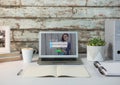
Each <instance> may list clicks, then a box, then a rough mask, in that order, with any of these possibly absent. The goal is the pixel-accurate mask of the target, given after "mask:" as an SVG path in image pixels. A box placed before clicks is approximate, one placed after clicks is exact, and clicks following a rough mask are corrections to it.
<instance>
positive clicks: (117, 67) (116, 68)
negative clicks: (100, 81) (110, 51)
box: [101, 62, 120, 75]
mask: <svg viewBox="0 0 120 85" xmlns="http://www.w3.org/2000/svg"><path fill="white" fill-rule="evenodd" d="M101 65H102V66H103V67H104V68H105V69H106V70H107V71H106V75H120V63H118V62H114V63H101Z"/></svg>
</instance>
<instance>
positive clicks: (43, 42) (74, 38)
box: [38, 31, 79, 64]
mask: <svg viewBox="0 0 120 85" xmlns="http://www.w3.org/2000/svg"><path fill="white" fill-rule="evenodd" d="M70 63H71V64H77V63H79V62H78V34H77V32H75V31H40V32H39V60H38V64H70Z"/></svg>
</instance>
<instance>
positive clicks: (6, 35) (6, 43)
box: [0, 26, 10, 54]
mask: <svg viewBox="0 0 120 85" xmlns="http://www.w3.org/2000/svg"><path fill="white" fill-rule="evenodd" d="M4 53H10V28H9V26H0V54H4Z"/></svg>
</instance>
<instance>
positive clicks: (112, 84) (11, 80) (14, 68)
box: [0, 55, 120, 85]
mask: <svg viewBox="0 0 120 85" xmlns="http://www.w3.org/2000/svg"><path fill="white" fill-rule="evenodd" d="M84 56H85V55H84ZM81 60H82V61H83V63H84V65H85V66H86V67H87V70H88V72H89V73H90V75H91V77H90V78H54V77H53V78H22V77H20V76H17V75H16V74H17V73H18V71H19V70H20V69H21V68H22V67H23V66H25V64H23V62H22V61H14V62H6V63H0V85H120V77H105V76H102V75H101V74H99V72H98V71H97V69H95V68H94V66H93V64H92V63H91V62H86V57H83V56H82V58H81ZM31 64H33V65H37V63H36V62H33V63H31Z"/></svg>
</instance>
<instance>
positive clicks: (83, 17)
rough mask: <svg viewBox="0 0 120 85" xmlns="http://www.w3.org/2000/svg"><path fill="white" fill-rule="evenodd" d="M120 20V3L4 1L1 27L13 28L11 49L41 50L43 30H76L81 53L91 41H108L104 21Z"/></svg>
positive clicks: (119, 0)
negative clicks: (101, 39)
mask: <svg viewBox="0 0 120 85" xmlns="http://www.w3.org/2000/svg"><path fill="white" fill-rule="evenodd" d="M106 19H120V0H0V25H9V26H10V28H11V49H12V51H13V50H20V48H22V47H34V48H38V32H39V31H41V30H71V31H72V30H74V31H78V34H79V52H86V43H87V40H88V39H89V38H91V37H97V36H99V37H102V38H103V39H104V29H105V28H104V21H105V20H106Z"/></svg>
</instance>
